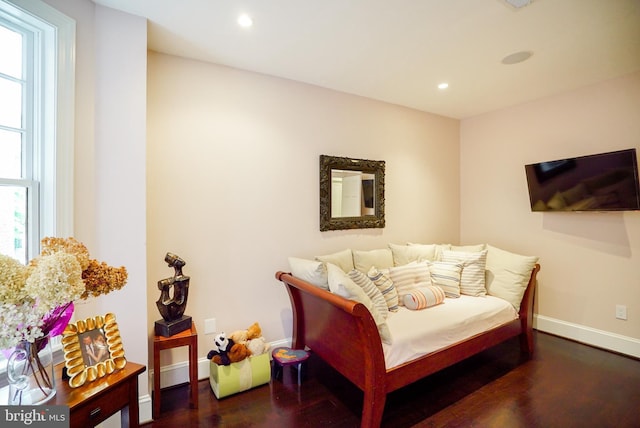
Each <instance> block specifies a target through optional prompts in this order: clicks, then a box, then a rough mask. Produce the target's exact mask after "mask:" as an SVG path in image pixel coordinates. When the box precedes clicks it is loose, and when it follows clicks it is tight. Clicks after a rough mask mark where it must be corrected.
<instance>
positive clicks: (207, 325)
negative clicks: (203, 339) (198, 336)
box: [204, 318, 216, 334]
mask: <svg viewBox="0 0 640 428" xmlns="http://www.w3.org/2000/svg"><path fill="white" fill-rule="evenodd" d="M215 332H216V319H215V318H208V319H206V320H204V334H213V333H215Z"/></svg>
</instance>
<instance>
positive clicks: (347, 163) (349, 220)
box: [320, 155, 384, 232]
mask: <svg viewBox="0 0 640 428" xmlns="http://www.w3.org/2000/svg"><path fill="white" fill-rule="evenodd" d="M334 169H341V170H350V171H361V172H363V173H368V174H373V175H374V177H375V178H374V180H375V181H374V183H375V189H374V192H375V193H374V194H375V206H374V209H375V214H374V215H364V216H361V217H331V170H334ZM383 227H384V161H373V160H366V159H352V158H345V157H337V156H327V155H320V231H321V232H324V231H327V230H344V229H371V228H383Z"/></svg>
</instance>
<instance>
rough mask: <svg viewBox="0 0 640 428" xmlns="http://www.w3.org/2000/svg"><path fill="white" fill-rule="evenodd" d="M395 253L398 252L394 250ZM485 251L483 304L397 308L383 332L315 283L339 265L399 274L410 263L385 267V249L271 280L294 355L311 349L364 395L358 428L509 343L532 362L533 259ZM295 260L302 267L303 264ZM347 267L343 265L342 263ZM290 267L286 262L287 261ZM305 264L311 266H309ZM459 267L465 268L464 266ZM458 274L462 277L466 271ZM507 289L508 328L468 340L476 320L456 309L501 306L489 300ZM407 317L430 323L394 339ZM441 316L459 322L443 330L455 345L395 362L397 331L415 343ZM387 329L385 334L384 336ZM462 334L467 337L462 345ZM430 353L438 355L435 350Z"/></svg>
mask: <svg viewBox="0 0 640 428" xmlns="http://www.w3.org/2000/svg"><path fill="white" fill-rule="evenodd" d="M390 246H391V245H390ZM393 248H394V249H395V250H398V248H399V247H398V246H395V247H393ZM483 248H485V249H484V253H485V254H486V266H485V267H484V268H483V273H484V274H485V278H486V290H487V293H486V295H483V296H481V297H471V296H464V295H462V296H461V298H460V299H449V298H446V299H444V303H442V304H440V305H437V306H434V307H428V308H426V309H421V310H415V311H411V310H408V309H407V308H402V307H401V308H400V310H399V311H398V312H396V313H391V312H389V318H388V319H387V320H386V321H385V322H384V323H383V324H385V325H384V327H385V329H387V330H382V329H381V322H380V317H379V316H378V315H377V314H373V315H372V312H376V310H371V311H370V310H369V309H368V308H371V304H370V302H358V301H356V300H353V299H350V298H345V297H343V296H341V295H339V294H341V293H338V294H336V293H335V292H332V291H330V290H328V289H325V287H323V284H322V283H318V281H317V280H316V277H318V273H319V274H320V275H319V276H322V272H323V271H322V269H323V268H324V269H328V270H329V272H331V271H332V270H333V271H335V268H336V266H335V265H334V264H333V263H331V262H335V264H336V265H341V266H340V268H341V269H340V270H341V271H343V272H345V273H347V272H348V271H352V272H355V269H356V268H358V269H360V270H361V271H362V270H365V271H366V270H368V269H369V268H370V267H371V266H370V265H371V263H373V262H377V263H386V264H391V265H393V266H397V265H398V264H399V263H398V262H406V261H408V260H398V259H399V258H400V257H396V255H397V254H396V252H394V253H393V254H392V256H393V257H392V261H391V260H389V256H388V254H389V252H388V251H387V249H385V250H373V251H367V252H358V251H353V252H351V250H345V252H341V253H336V254H340V256H339V258H338V259H336V258H335V257H333V256H335V255H332V256H328V257H324V258H323V257H318V258H316V260H315V261H314V262H315V263H316V265H311V267H312V269H313V270H314V271H315V272H312V273H311V277H310V276H309V274H308V272H302V273H299V272H298V275H297V276H294V274H295V273H296V272H294V274H291V273H286V272H281V271H280V272H277V273H276V278H277V279H278V280H280V281H281V282H282V283H284V285H285V286H286V289H287V292H288V294H289V297H290V300H291V305H292V309H293V331H292V347H293V348H294V349H304V348H305V347H306V348H308V349H310V350H311V351H312V352H313V353H314V354H316V355H318V356H319V357H320V358H322V359H323V360H324V361H325V362H327V363H328V364H329V365H330V366H332V367H333V368H335V369H336V370H337V371H338V372H340V373H341V374H342V375H343V376H345V377H346V378H347V379H348V380H349V381H351V382H352V383H353V384H355V385H356V386H357V387H358V388H360V389H361V390H362V391H363V392H364V403H363V410H362V417H361V427H363V428H365V427H366V428H369V427H379V426H380V423H381V421H382V415H383V412H384V406H385V401H386V396H387V394H388V393H390V392H392V391H394V390H397V389H399V388H402V387H404V386H406V385H408V384H411V383H413V382H415V381H417V380H419V379H421V378H423V377H425V376H428V375H430V374H432V373H435V372H437V371H439V370H442V369H443V368H446V367H448V366H451V365H453V364H455V363H457V362H459V361H462V360H464V359H466V358H468V357H470V356H472V355H474V354H477V353H479V352H481V351H483V350H485V349H488V348H490V347H493V346H494V345H497V344H499V343H501V342H503V341H505V340H507V339H510V338H513V337H516V336H519V338H520V348H521V352H522V353H523V354H525V356H531V354H532V353H533V350H534V349H533V348H534V344H533V337H532V317H533V299H534V292H535V287H536V274H537V272H538V271H539V269H540V266H539V265H538V264H537V258H535V257H525V256H520V255H516V254H513V253H509V252H506V251H504V250H500V249H497V248H495V247H491V246H489V245H487V246H483ZM454 250H455V248H454ZM346 251H348V253H347V252H346ZM403 251H404V250H403ZM374 252H375V253H376V254H375V255H374V257H373V259H372V258H371V257H370V256H371V255H372V254H373V253H374ZM383 253H384V255H383V259H385V260H386V261H384V262H380V261H379V260H380V255H381V254H383ZM348 255H351V256H352V260H353V261H354V263H353V264H351V265H350V264H349V261H348ZM413 255H414V261H413V263H417V261H416V260H415V258H416V256H415V251H414V253H413ZM345 256H346V257H345ZM439 257H440V256H439V255H434V254H433V253H432V254H431V258H432V259H434V258H439ZM427 259H429V257H427ZM294 260H298V261H300V260H301V259H294ZM345 260H347V261H346V262H345ZM291 261H292V258H290V262H291ZM327 262H328V263H327ZM305 263H307V262H305ZM309 263H313V262H311V261H309ZM426 263H429V262H426ZM461 264H462V265H463V266H464V263H461ZM292 266H293V265H292ZM352 269H353V270H352ZM462 269H463V270H462V272H464V267H462ZM293 270H294V269H293V267H292V271H293ZM297 270H298V271H299V270H300V268H299V267H298V268H297ZM518 271H519V272H518ZM325 272H326V270H325ZM329 276H330V275H329ZM302 278H305V279H306V280H305V279H302ZM309 278H311V279H309ZM505 281H512V282H513V283H514V284H513V285H514V287H516V288H514V289H512V290H508V288H509V285H507V287H506V288H507V290H506V292H507V293H511V292H512V291H513V290H516V292H515V294H513V293H512V294H509V295H507V299H511V303H510V304H508V305H507V306H509V307H510V308H511V311H512V315H509V318H508V319H507V321H505V320H504V318H502V319H500V320H499V321H497V322H498V325H491V324H488V325H490V327H488V328H487V327H482V329H483V330H482V331H479V332H478V331H476V332H472V333H469V330H468V328H469V326H475V325H476V324H478V323H477V322H476V320H475V319H465V318H466V317H467V315H466V313H467V311H468V309H465V308H464V306H462V307H460V308H458V309H457V312H456V310H455V308H456V306H459V305H469V304H474V303H473V302H478V304H484V303H485V302H493V301H496V302H498V301H500V300H502V299H501V298H500V297H494V296H492V294H494V295H501V294H502V295H504V292H505V290H503V289H504V288H505V287H504V286H505ZM320 282H322V280H321V281H320ZM326 288H328V287H326ZM492 290H493V293H492ZM334 291H335V290H334ZM514 296H517V299H518V300H517V301H514V300H513V297H514ZM520 297H521V299H520ZM473 299H477V300H473ZM359 300H360V299H359ZM400 300H401V299H400ZM469 302H472V303H469ZM467 308H468V306H467ZM451 310H453V312H452V314H453V315H447V314H448V313H449V312H448V311H451ZM429 311H432V312H429ZM436 311H438V312H436ZM461 314H462V315H461ZM412 316H418V317H422V316H427V317H432V318H431V321H424V320H423V321H418V322H410V324H407V321H406V320H405V321H404V322H403V323H400V324H398V323H399V321H398V323H396V324H398V325H396V327H395V331H394V328H393V324H394V322H395V321H396V320H400V319H402V317H412ZM447 316H450V317H457V318H462V319H457V320H453V321H455V322H454V323H453V324H452V325H454V327H450V328H448V327H447V328H445V329H446V330H447V331H446V332H445V336H448V337H453V339H451V340H453V342H452V343H448V344H445V345H444V346H442V345H441V341H440V339H439V338H438V339H437V340H435V339H429V338H427V339H426V342H428V343H426V344H425V343H423V344H418V345H417V346H413V345H416V343H417V342H414V343H413V344H412V343H410V344H409V345H410V346H409V348H411V352H413V353H409V354H407V353H406V351H405V352H404V354H402V353H401V354H399V355H401V357H400V360H398V358H394V355H395V356H396V357H397V355H396V354H394V347H396V343H395V342H401V341H402V340H400V339H401V338H399V337H396V336H398V334H397V333H398V329H399V327H398V326H403V328H406V326H407V325H412V326H414V328H415V329H416V332H415V333H418V335H419V334H420V331H419V330H425V331H427V330H429V325H431V324H433V322H432V321H433V320H436V319H439V320H442V318H443V317H447ZM494 318H496V317H494V316H492V315H491V316H489V320H492V319H494ZM408 319H409V320H410V319H411V318H408ZM496 319H497V318H496ZM386 324H389V325H390V326H391V330H390V331H389V330H388V328H389V326H387V325H386ZM478 325H486V324H478ZM456 329H461V330H462V331H461V332H460V333H459V334H458V335H457V336H456V335H455V334H453V335H450V334H449V333H450V331H451V330H456ZM465 329H467V330H465ZM381 332H383V333H384V334H381ZM389 333H390V337H389ZM468 334H470V335H469V336H467V337H464V336H465V335H468ZM414 336H415V335H414ZM381 337H385V338H386V339H387V340H384V339H381ZM427 337H429V336H427ZM461 337H462V339H461ZM389 339H390V340H389ZM414 339H415V337H414ZM383 342H386V343H383ZM431 342H433V343H431ZM423 345H424V346H423ZM398 346H399V345H398ZM434 346H435V347H436V349H433V347H434Z"/></svg>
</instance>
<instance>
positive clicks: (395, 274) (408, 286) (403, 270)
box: [382, 262, 431, 306]
mask: <svg viewBox="0 0 640 428" xmlns="http://www.w3.org/2000/svg"><path fill="white" fill-rule="evenodd" d="M428 263H429V262H413V263H409V264H408V265H404V266H396V267H392V268H390V269H389V278H391V281H393V285H394V287H396V291H397V292H398V304H399V305H401V306H402V305H404V296H405V294H409V293H410V292H411V290H413V289H415V288H417V287H418V284H425V283H427V284H428V285H431V278H430V275H429V264H428ZM382 273H385V272H384V270H383V271H382Z"/></svg>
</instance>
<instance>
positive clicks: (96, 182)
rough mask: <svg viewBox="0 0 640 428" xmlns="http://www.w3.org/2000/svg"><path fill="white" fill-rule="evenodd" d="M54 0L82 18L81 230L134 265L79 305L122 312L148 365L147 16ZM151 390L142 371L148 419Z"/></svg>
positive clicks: (132, 343)
mask: <svg viewBox="0 0 640 428" xmlns="http://www.w3.org/2000/svg"><path fill="white" fill-rule="evenodd" d="M47 3H49V4H50V5H51V6H53V7H55V8H56V9H58V10H59V11H61V12H62V13H64V14H66V15H68V16H70V17H71V18H73V19H75V20H76V23H77V26H76V90H75V94H76V114H75V148H74V155H75V174H74V187H75V194H74V199H75V209H74V235H75V237H76V238H78V239H79V240H80V241H82V242H84V243H85V244H86V245H87V247H88V248H89V251H90V252H91V255H92V257H94V258H97V259H98V260H101V261H106V262H107V263H108V264H110V265H113V266H120V265H124V266H125V267H126V268H127V270H128V272H129V280H128V283H127V285H126V286H125V287H124V288H123V289H122V290H120V291H116V292H112V293H111V294H109V295H107V296H102V297H99V298H96V299H93V300H90V301H88V302H86V303H84V304H79V305H77V306H76V313H75V314H74V317H75V319H85V318H88V317H93V316H96V315H104V314H105V313H107V312H113V313H115V314H116V319H117V322H118V326H119V329H120V333H121V336H122V340H123V343H124V348H125V356H126V358H127V359H128V360H130V361H134V362H138V363H141V364H145V365H148V360H149V357H148V346H147V344H148V342H149V337H148V332H147V329H146V328H145V326H146V323H147V312H146V300H147V293H146V282H147V277H146V182H145V175H146V172H145V168H146V163H145V156H146V153H145V143H146V52H147V38H146V37H147V33H146V28H147V27H146V20H144V19H142V18H139V17H135V16H133V15H128V14H125V13H121V12H117V11H114V10H112V9H108V8H104V7H101V6H96V5H94V4H93V3H92V2H90V1H88V0H47ZM148 393H149V385H148V378H147V376H144V375H143V376H140V377H139V395H140V396H141V397H142V398H141V400H142V403H141V408H140V413H141V414H140V416H141V420H143V421H145V420H148V419H150V408H151V407H150V405H149V404H150V398H149V395H148Z"/></svg>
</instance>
